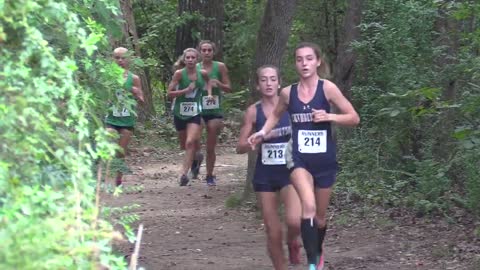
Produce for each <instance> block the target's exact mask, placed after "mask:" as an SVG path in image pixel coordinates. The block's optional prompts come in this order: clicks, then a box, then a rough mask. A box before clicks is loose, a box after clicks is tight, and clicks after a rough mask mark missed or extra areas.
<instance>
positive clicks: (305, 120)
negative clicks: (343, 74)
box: [288, 80, 337, 169]
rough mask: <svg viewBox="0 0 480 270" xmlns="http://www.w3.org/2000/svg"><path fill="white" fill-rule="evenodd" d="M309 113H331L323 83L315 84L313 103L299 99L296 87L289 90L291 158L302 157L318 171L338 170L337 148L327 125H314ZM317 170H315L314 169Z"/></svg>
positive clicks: (295, 85)
mask: <svg viewBox="0 0 480 270" xmlns="http://www.w3.org/2000/svg"><path fill="white" fill-rule="evenodd" d="M312 109H316V110H320V109H322V110H325V111H326V112H327V113H330V103H329V102H328V100H327V98H326V97H325V93H324V90H323V80H319V81H318V85H317V89H316V91H315V95H314V96H313V98H312V100H311V101H310V102H308V103H303V102H302V101H300V99H299V98H298V84H293V85H292V87H291V90H290V98H289V104H288V112H289V114H290V118H291V121H292V155H293V156H297V155H301V156H302V158H305V159H309V160H310V161H312V162H314V164H318V169H320V167H321V168H322V169H332V168H336V167H337V162H336V146H335V143H334V141H333V137H332V125H331V123H330V122H321V123H314V122H313V115H312ZM315 167H317V166H315Z"/></svg>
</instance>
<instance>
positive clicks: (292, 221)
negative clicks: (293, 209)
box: [285, 215, 301, 231]
mask: <svg viewBox="0 0 480 270" xmlns="http://www.w3.org/2000/svg"><path fill="white" fill-rule="evenodd" d="M300 221H301V218H300V216H297V215H295V216H286V218H285V223H286V224H287V228H288V230H289V231H297V230H300V223H301V222H300Z"/></svg>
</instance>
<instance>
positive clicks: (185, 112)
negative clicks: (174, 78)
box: [173, 68, 205, 120]
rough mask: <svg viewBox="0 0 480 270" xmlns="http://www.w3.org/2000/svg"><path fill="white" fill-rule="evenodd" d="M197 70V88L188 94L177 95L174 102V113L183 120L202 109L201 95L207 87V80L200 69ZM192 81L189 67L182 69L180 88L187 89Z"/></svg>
mask: <svg viewBox="0 0 480 270" xmlns="http://www.w3.org/2000/svg"><path fill="white" fill-rule="evenodd" d="M196 72H197V80H196V81H195V90H193V91H192V92H190V93H188V94H185V95H181V96H178V97H176V98H175V101H174V104H173V114H174V115H175V116H176V117H178V118H180V119H182V120H187V119H189V118H192V117H194V116H196V115H198V114H200V112H201V110H202V107H201V104H200V97H201V94H202V91H203V89H204V88H205V81H204V80H203V77H202V74H201V73H200V71H199V70H198V69H196ZM190 83H191V81H190V79H189V78H188V74H187V69H186V68H184V69H182V78H181V79H180V82H179V84H178V89H180V90H182V89H185V88H187V87H188V85H190Z"/></svg>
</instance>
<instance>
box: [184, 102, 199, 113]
mask: <svg viewBox="0 0 480 270" xmlns="http://www.w3.org/2000/svg"><path fill="white" fill-rule="evenodd" d="M180 114H181V115H184V116H195V115H197V114H198V113H197V103H196V102H181V103H180Z"/></svg>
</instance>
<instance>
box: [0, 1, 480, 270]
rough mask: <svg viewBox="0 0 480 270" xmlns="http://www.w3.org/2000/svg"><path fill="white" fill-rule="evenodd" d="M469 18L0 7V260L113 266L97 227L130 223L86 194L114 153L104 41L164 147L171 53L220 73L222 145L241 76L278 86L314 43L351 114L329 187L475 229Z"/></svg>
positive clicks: (430, 8)
mask: <svg viewBox="0 0 480 270" xmlns="http://www.w3.org/2000/svg"><path fill="white" fill-rule="evenodd" d="M479 14H480V3H479V2H478V1H474V0H462V1H453V0H452V1H449V0H365V1H363V0H328V1H327V0H302V1H295V0H268V1H266V0H256V1H253V0H246V1H239V0H229V1H223V0H216V1H215V0H202V1H194V0H176V1H173V0H166V1H162V0H156V1H153V0H151V1H149V0H120V1H114V0H96V1H94V0H58V1H50V0H37V1H34V0H15V1H13V0H0V55H1V57H0V91H1V93H2V95H1V96H0V119H1V121H0V138H1V144H0V155H1V159H0V250H1V251H0V267H1V268H2V269H20V268H21V269H47V268H48V269H59V268H62V269H65V268H70V267H73V266H75V267H77V268H82V269H84V268H85V269H87V268H92V267H95V268H98V267H100V266H101V265H108V266H109V267H111V268H112V269H115V268H119V269H120V268H124V267H126V262H125V261H124V260H123V258H122V257H121V256H118V255H115V253H114V252H113V250H112V248H111V244H110V243H111V240H112V239H114V238H118V237H119V235H117V234H118V233H116V232H115V231H114V230H113V226H114V225H122V226H123V227H124V228H125V229H126V235H127V236H128V238H129V239H131V240H133V239H134V236H133V232H132V229H131V228H130V224H131V223H132V222H133V221H135V220H136V217H135V216H130V215H128V214H126V212H127V211H128V209H116V208H108V207H104V208H102V209H100V207H99V201H98V200H99V196H98V192H99V187H100V180H101V178H102V175H104V171H105V169H106V168H105V165H106V164H107V165H108V164H110V162H109V161H110V160H112V157H113V154H114V151H115V149H116V148H115V145H114V144H112V143H111V141H112V138H110V137H109V135H108V134H107V133H106V132H105V131H104V129H103V127H102V118H103V115H104V111H105V106H106V101H107V100H109V99H110V98H111V97H112V96H113V89H115V88H116V87H119V86H120V85H121V80H120V79H119V78H120V76H119V74H120V73H121V71H120V70H119V68H118V67H116V66H115V65H114V64H113V63H112V60H111V57H110V55H111V50H112V48H113V47H115V46H119V45H122V46H126V47H129V48H130V49H132V51H134V52H135V59H134V61H133V66H134V70H135V72H136V73H138V74H140V75H141V77H142V81H143V86H144V92H145V94H146V95H145V96H146V99H147V102H146V103H145V105H144V106H143V107H141V108H140V110H139V117H140V120H141V127H140V128H139V129H138V132H137V137H139V138H145V137H149V136H150V137H152V136H155V137H157V138H159V143H160V144H162V145H165V144H166V143H165V141H168V140H171V138H172V137H174V136H175V132H174V129H173V126H172V124H171V117H170V116H169V114H170V110H169V108H170V104H169V101H168V100H167V98H166V85H167V84H168V82H169V80H170V78H171V75H172V73H173V72H172V66H173V63H174V62H175V61H176V59H177V57H178V56H179V55H180V54H181V52H182V51H183V49H185V48H187V47H195V46H196V44H197V43H198V41H199V40H201V39H209V40H212V41H214V42H215V43H216V44H217V46H218V48H219V53H218V55H217V58H218V60H221V61H223V62H225V63H226V64H227V66H228V68H229V74H230V77H231V80H232V84H233V89H234V92H233V93H232V94H228V95H227V98H226V104H225V105H226V108H227V114H226V118H227V119H228V121H227V130H226V131H225V133H224V135H223V136H222V139H223V140H224V142H229V141H231V140H232V138H234V137H235V135H236V133H235V130H236V129H237V128H238V125H239V124H240V123H239V121H240V120H239V119H241V112H242V110H243V109H244V108H246V106H247V105H248V104H250V103H251V102H252V101H253V100H254V99H255V95H256V94H255V91H254V89H255V88H254V87H253V81H252V78H253V72H254V70H255V69H256V67H258V66H260V65H262V64H266V63H270V64H276V65H278V66H280V67H281V70H282V84H283V85H287V84H290V83H293V82H295V80H296V74H295V70H294V63H293V48H294V47H295V46H296V44H298V43H299V42H301V41H312V42H315V43H318V44H319V45H320V46H321V47H322V49H323V50H324V53H325V60H326V61H327V62H328V63H329V67H330V79H331V80H333V81H334V82H335V83H337V85H338V86H339V87H340V88H341V90H342V91H343V93H344V94H345V96H347V97H348V98H349V99H350V100H351V102H352V103H353V104H354V106H355V108H356V109H357V111H358V112H359V114H360V116H361V119H362V123H361V125H360V126H359V127H358V128H355V129H342V128H340V129H338V133H337V140H338V145H339V149H340V150H339V151H340V153H339V157H340V160H339V162H340V165H341V168H342V170H341V172H340V175H339V179H340V181H338V183H339V184H338V187H337V190H338V192H340V193H342V194H346V197H345V198H346V200H350V201H351V202H354V203H360V202H361V203H368V204H374V205H379V206H382V207H385V208H398V209H405V210H406V211H408V212H411V213H412V214H413V215H416V216H418V217H421V216H425V215H428V216H435V217H441V218H445V219H448V220H449V221H450V222H454V223H455V222H467V220H468V221H473V222H476V223H474V224H478V218H479V217H480V207H479V205H480V170H479V167H480V154H479V153H480V151H479V150H480V28H479V23H480V19H479ZM102 165H103V166H102ZM107 167H108V166H107ZM115 192H119V191H118V190H117V191H115ZM476 232H477V234H478V235H480V226H478V225H477V229H476Z"/></svg>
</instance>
